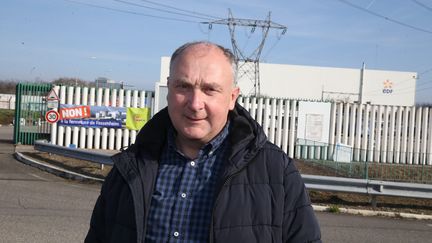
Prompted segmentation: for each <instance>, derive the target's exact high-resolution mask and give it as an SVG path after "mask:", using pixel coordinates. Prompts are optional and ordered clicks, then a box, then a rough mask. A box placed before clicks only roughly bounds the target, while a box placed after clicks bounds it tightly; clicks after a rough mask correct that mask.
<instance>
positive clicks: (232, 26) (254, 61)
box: [203, 10, 287, 96]
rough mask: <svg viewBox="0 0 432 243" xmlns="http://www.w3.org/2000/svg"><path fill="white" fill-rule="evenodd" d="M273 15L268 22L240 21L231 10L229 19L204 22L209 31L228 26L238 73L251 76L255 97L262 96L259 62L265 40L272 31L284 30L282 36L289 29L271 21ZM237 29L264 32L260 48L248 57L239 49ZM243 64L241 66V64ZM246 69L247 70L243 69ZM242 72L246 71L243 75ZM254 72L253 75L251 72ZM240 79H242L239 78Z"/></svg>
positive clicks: (255, 20) (268, 18)
mask: <svg viewBox="0 0 432 243" xmlns="http://www.w3.org/2000/svg"><path fill="white" fill-rule="evenodd" d="M270 16H271V13H270V12H269V14H268V16H267V19H266V20H257V19H239V18H234V17H233V15H232V13H231V10H229V14H228V18H227V19H220V20H215V21H209V22H203V24H208V25H209V29H211V27H212V25H214V24H221V25H227V26H228V29H229V31H230V35H231V44H232V47H233V53H234V56H235V60H236V64H237V71H239V74H240V77H241V76H243V75H245V76H250V81H252V82H253V83H254V89H255V92H254V95H255V96H259V95H260V75H259V60H260V56H261V52H262V50H263V47H264V43H265V40H266V38H267V35H268V32H269V30H270V29H280V30H282V34H285V32H286V30H287V27H286V26H284V25H281V24H277V23H274V22H273V21H271V18H270ZM236 27H251V33H253V32H255V30H256V28H261V30H262V38H261V41H260V43H259V45H258V47H257V48H256V49H255V50H254V51H253V52H252V54H250V55H246V53H245V51H244V50H241V49H240V48H239V45H238V42H237V39H236ZM240 61H242V62H243V63H242V64H241V65H239V62H240ZM248 64H250V65H253V69H251V68H247V69H246V67H247V66H248ZM243 68H245V69H243ZM241 71H244V73H243V74H242V72H241ZM252 71H253V75H251V72H252ZM239 79H240V78H239Z"/></svg>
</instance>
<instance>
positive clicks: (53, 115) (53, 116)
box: [45, 110, 60, 124]
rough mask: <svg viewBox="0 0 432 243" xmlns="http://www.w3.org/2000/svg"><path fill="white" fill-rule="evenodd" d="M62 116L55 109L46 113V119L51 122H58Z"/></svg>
mask: <svg viewBox="0 0 432 243" xmlns="http://www.w3.org/2000/svg"><path fill="white" fill-rule="evenodd" d="M59 118H60V115H59V113H58V112H57V111H55V110H49V111H47V112H46V114H45V120H46V121H47V122H49V123H51V124H53V123H56V122H57V121H58V120H59Z"/></svg>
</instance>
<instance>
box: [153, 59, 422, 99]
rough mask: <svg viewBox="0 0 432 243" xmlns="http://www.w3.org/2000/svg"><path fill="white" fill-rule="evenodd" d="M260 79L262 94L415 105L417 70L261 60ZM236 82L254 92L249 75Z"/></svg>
mask: <svg viewBox="0 0 432 243" xmlns="http://www.w3.org/2000/svg"><path fill="white" fill-rule="evenodd" d="M169 63H170V58H169V57H162V58H161V74H160V83H161V84H166V80H167V77H168V75H169ZM260 80H261V81H260V94H261V95H262V96H268V97H278V98H293V99H309V100H333V101H344V102H361V103H370V104H380V105H400V106H413V105H415V91H416V80H417V73H415V72H399V71H386V70H369V69H366V68H360V69H353V68H334V67H317V66H301V65H287V64H270V63H260ZM237 82H238V85H239V87H240V90H241V93H242V95H244V96H249V95H253V94H254V91H255V88H254V82H253V81H251V80H249V79H247V77H246V75H245V76H243V77H241V78H240V79H239V80H238V81H237Z"/></svg>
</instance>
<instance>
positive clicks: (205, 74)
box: [86, 42, 321, 243]
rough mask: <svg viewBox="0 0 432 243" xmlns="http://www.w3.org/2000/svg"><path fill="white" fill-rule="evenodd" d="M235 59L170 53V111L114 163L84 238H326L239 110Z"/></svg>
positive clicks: (196, 46) (213, 50)
mask: <svg viewBox="0 0 432 243" xmlns="http://www.w3.org/2000/svg"><path fill="white" fill-rule="evenodd" d="M235 70H236V67H235V60H234V56H233V55H232V53H231V52H230V51H229V50H227V49H225V48H223V47H221V46H218V45H215V44H212V43H208V42H194V43H188V44H185V45H183V46H181V47H180V48H178V49H177V50H176V51H175V52H174V54H173V55H172V57H171V64H170V77H169V78H168V96H167V99H168V107H167V108H165V109H163V110H162V111H160V112H159V113H158V114H156V115H155V116H154V117H153V118H152V119H151V120H150V121H149V122H148V123H147V124H146V125H145V126H144V127H143V128H142V129H141V131H140V132H139V134H138V136H137V139H136V143H135V144H133V145H131V146H130V147H129V148H128V149H127V150H126V151H123V152H122V153H120V154H117V155H115V156H114V157H113V160H114V162H115V166H114V167H113V169H112V171H111V172H110V174H109V175H108V176H107V178H106V180H105V183H104V185H103V186H102V190H101V195H100V196H99V198H98V200H97V202H96V205H95V209H94V211H93V215H92V219H91V223H90V230H89V232H88V235H87V237H86V242H224V243H228V242H248V243H250V242H321V240H320V237H321V236H320V230H319V225H318V223H317V220H316V218H315V215H314V212H313V209H312V207H311V205H310V200H309V197H308V194H307V192H306V190H305V186H304V184H303V182H302V180H301V177H300V174H299V172H298V171H297V169H296V168H295V167H294V165H293V163H292V161H291V160H290V159H289V158H288V157H287V155H286V154H285V153H284V152H283V151H282V150H281V149H279V148H278V147H276V146H275V145H273V144H271V143H270V142H268V141H267V138H266V136H265V134H264V132H263V130H262V128H261V127H260V126H259V124H258V123H256V122H255V121H254V120H253V119H252V118H251V117H250V116H249V114H248V113H247V111H246V110H244V109H243V108H242V107H241V106H239V105H238V104H236V99H237V97H238V95H239V88H238V87H236V86H235V76H236V75H235Z"/></svg>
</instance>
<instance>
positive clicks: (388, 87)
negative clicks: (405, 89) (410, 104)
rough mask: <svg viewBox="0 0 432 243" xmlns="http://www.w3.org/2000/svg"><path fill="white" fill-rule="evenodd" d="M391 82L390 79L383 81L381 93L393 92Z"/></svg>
mask: <svg viewBox="0 0 432 243" xmlns="http://www.w3.org/2000/svg"><path fill="white" fill-rule="evenodd" d="M392 88H393V83H392V82H391V81H390V80H388V79H387V80H386V81H384V88H383V91H382V92H383V94H391V93H393V89H392Z"/></svg>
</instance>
